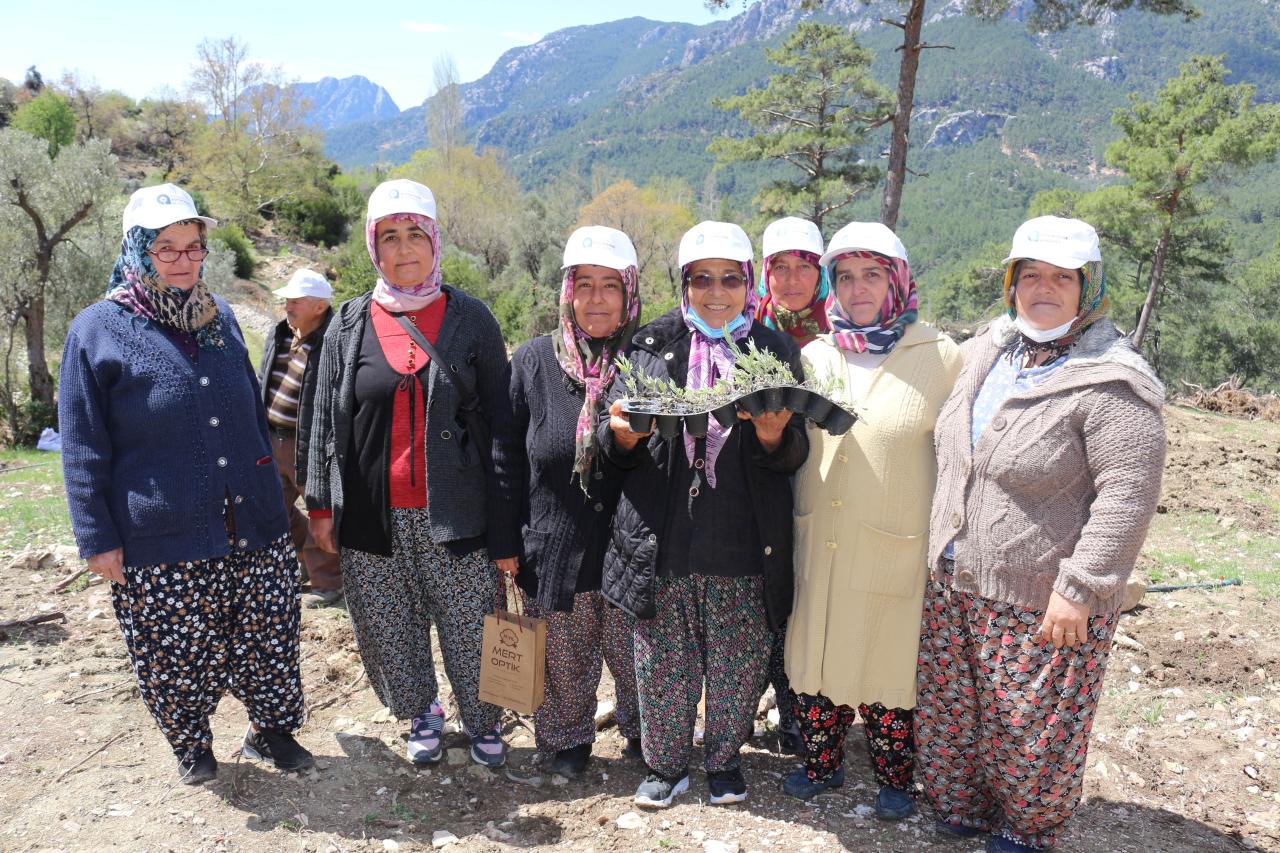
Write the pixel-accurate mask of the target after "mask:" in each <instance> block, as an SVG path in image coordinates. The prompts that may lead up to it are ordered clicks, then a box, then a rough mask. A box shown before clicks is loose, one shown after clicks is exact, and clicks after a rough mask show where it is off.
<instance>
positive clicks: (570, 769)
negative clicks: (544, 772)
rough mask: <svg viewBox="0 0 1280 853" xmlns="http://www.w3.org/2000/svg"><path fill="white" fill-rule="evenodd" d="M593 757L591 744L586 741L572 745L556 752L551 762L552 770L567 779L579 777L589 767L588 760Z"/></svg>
mask: <svg viewBox="0 0 1280 853" xmlns="http://www.w3.org/2000/svg"><path fill="white" fill-rule="evenodd" d="M590 758H591V744H589V743H584V744H579V745H578V746H571V747H569V748H568V749H562V750H560V751H559V752H557V753H556V757H555V758H554V759H553V760H552V762H551V772H552V773H558V774H560V775H561V776H563V777H564V778H566V779H577V778H578V777H579V776H581V775H582V771H584V770H586V769H587V761H588V760H590Z"/></svg>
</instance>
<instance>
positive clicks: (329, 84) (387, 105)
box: [289, 75, 400, 131]
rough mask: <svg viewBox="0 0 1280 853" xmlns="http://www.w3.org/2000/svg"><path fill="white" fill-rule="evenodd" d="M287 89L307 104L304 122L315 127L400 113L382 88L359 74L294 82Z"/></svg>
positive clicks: (322, 128) (379, 118) (388, 117)
mask: <svg viewBox="0 0 1280 853" xmlns="http://www.w3.org/2000/svg"><path fill="white" fill-rule="evenodd" d="M289 91H290V92H291V93H292V94H294V95H296V96H298V97H300V98H302V99H303V100H304V101H305V102H306V103H307V110H306V117H307V123H308V124H310V125H311V126H312V127H314V128H317V129H319V130H324V131H329V130H333V129H335V128H339V127H346V126H347V125H351V124H356V123H358V122H376V121H384V120H387V119H392V118H395V117H396V116H398V115H400V108H399V107H398V106H396V102H395V101H394V100H392V98H391V95H390V94H389V93H388V92H387V90H386V89H384V88H382V87H381V86H379V85H378V84H377V83H374V82H372V81H371V80H369V79H368V78H367V77H361V76H359V75H356V76H352V77H343V78H342V79H341V80H339V79H337V78H336V77H323V78H321V79H319V80H317V81H315V82H314V83H294V84H292V85H291V86H289Z"/></svg>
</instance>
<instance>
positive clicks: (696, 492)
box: [689, 486, 698, 498]
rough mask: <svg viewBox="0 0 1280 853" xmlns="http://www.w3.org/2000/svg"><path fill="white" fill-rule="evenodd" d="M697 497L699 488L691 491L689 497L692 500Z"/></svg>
mask: <svg viewBox="0 0 1280 853" xmlns="http://www.w3.org/2000/svg"><path fill="white" fill-rule="evenodd" d="M697 496H698V487H697V486H694V487H693V488H691V489H689V497H691V498H696V497H697Z"/></svg>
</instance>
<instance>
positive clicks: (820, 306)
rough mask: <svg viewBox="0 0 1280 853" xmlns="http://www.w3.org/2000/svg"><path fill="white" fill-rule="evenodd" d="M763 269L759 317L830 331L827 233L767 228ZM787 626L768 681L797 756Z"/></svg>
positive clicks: (785, 742)
mask: <svg viewBox="0 0 1280 853" xmlns="http://www.w3.org/2000/svg"><path fill="white" fill-rule="evenodd" d="M761 243H762V250H763V254H764V263H763V264H762V266H763V267H764V270H763V271H762V272H761V273H760V283H759V284H757V285H756V296H758V297H759V299H760V301H759V302H758V303H757V305H756V319H757V320H759V321H760V322H761V323H764V324H765V325H766V326H768V327H769V328H770V329H777V330H778V331H780V332H786V333H787V334H788V335H790V336H791V337H792V338H793V339H794V340H795V342H796V345H797V346H800V347H803V346H805V345H806V344H808V343H809V342H810V341H812V340H813V339H814V338H815V337H817V336H818V335H820V334H825V333H826V332H830V331H831V323H830V321H829V320H828V319H827V296H828V295H829V294H830V293H831V284H830V281H829V280H828V278H827V271H826V270H825V269H823V266H822V232H821V231H819V230H818V226H817V225H814V224H813V223H812V222H810V221H809V220H807V219H800V218H799V217H796V216H785V217H783V218H782V219H775V220H774V221H773V222H770V223H769V225H768V227H767V228H765V229H764V235H763V237H762V238H761ZM786 636H787V630H786V626H785V625H784V626H783V627H782V628H780V629H779V630H778V631H776V632H775V633H774V636H773V648H772V649H771V650H770V652H769V683H770V684H772V685H773V692H774V696H775V698H776V700H777V706H778V745H779V748H780V750H781V751H782V752H784V753H787V754H789V755H795V754H797V753H799V752H801V751H802V750H803V746H802V744H801V742H800V730H799V728H798V727H797V725H796V720H795V703H794V702H793V701H792V695H791V683H790V681H788V680H787V669H786V663H785V660H786V658H785V652H784V650H785V646H786V643H785V640H786Z"/></svg>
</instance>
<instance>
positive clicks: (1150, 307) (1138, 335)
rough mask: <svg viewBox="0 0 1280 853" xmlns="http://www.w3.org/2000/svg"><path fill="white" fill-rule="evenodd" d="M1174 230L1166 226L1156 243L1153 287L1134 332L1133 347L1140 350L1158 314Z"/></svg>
mask: <svg viewBox="0 0 1280 853" xmlns="http://www.w3.org/2000/svg"><path fill="white" fill-rule="evenodd" d="M1172 230H1173V227H1172V226H1171V225H1168V224H1166V225H1165V226H1164V230H1163V231H1161V232H1160V239H1159V241H1157V243H1156V254H1155V257H1154V258H1153V259H1152V261H1151V286H1150V287H1148V288H1147V298H1146V300H1145V301H1144V302H1143V303H1142V313H1141V314H1140V315H1138V327H1137V328H1136V329H1134V330H1133V345H1134V346H1135V347H1137V348H1138V349H1142V339H1143V337H1145V336H1146V334H1147V327H1148V326H1150V325H1151V318H1152V317H1153V316H1154V315H1155V313H1156V299H1157V298H1158V297H1159V295H1160V288H1161V286H1162V285H1163V284H1164V260H1165V257H1166V256H1167V255H1168V254H1169V236H1170V232H1171V231H1172Z"/></svg>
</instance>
